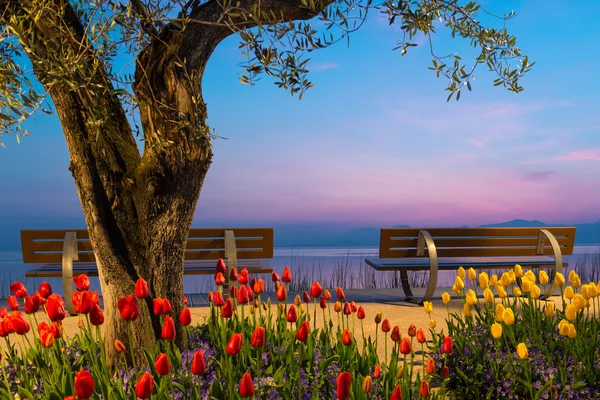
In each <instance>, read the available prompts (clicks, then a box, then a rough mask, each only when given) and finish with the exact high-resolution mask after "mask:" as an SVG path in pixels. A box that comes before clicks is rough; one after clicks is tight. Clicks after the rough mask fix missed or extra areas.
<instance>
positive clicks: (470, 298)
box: [465, 289, 477, 306]
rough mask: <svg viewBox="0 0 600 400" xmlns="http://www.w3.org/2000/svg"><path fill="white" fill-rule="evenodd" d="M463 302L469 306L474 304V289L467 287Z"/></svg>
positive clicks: (475, 297)
mask: <svg viewBox="0 0 600 400" xmlns="http://www.w3.org/2000/svg"><path fill="white" fill-rule="evenodd" d="M465 302H466V303H467V304H468V305H470V306H474V305H475V304H476V303H477V295H476V294H475V291H473V289H469V290H468V291H467V295H466V296H465Z"/></svg>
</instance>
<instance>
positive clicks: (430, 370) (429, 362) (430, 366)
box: [425, 358, 435, 375]
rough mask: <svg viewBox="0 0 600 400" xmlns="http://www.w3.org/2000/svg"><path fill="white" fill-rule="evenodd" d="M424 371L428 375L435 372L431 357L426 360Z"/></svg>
mask: <svg viewBox="0 0 600 400" xmlns="http://www.w3.org/2000/svg"><path fill="white" fill-rule="evenodd" d="M425 372H427V373H428V374H429V375H433V373H434V372H435V362H434V361H433V360H432V359H431V358H430V359H429V360H427V363H426V364H425Z"/></svg>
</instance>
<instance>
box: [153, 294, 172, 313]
mask: <svg viewBox="0 0 600 400" xmlns="http://www.w3.org/2000/svg"><path fill="white" fill-rule="evenodd" d="M153 308H154V315H167V314H168V313H170V312H171V311H173V307H172V306H171V303H170V302H169V300H167V299H163V298H160V297H157V298H156V299H154V303H153Z"/></svg>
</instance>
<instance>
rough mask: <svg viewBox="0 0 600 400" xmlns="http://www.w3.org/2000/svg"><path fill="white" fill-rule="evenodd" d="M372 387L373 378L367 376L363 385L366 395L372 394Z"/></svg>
mask: <svg viewBox="0 0 600 400" xmlns="http://www.w3.org/2000/svg"><path fill="white" fill-rule="evenodd" d="M371 385H372V381H371V376H370V375H367V376H365V379H364V380H363V384H362V391H363V392H364V393H371Z"/></svg>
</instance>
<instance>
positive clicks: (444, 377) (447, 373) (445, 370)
mask: <svg viewBox="0 0 600 400" xmlns="http://www.w3.org/2000/svg"><path fill="white" fill-rule="evenodd" d="M448 375H450V372H449V371H448V367H447V366H444V368H442V373H441V374H440V376H441V377H442V379H446V378H448Z"/></svg>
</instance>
